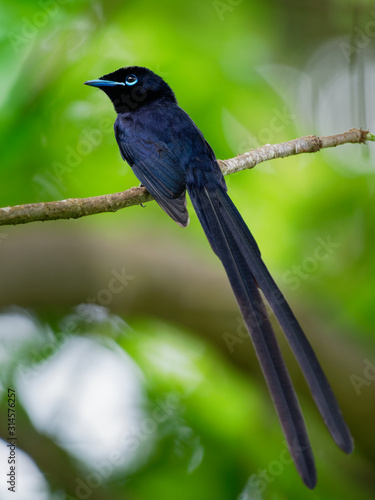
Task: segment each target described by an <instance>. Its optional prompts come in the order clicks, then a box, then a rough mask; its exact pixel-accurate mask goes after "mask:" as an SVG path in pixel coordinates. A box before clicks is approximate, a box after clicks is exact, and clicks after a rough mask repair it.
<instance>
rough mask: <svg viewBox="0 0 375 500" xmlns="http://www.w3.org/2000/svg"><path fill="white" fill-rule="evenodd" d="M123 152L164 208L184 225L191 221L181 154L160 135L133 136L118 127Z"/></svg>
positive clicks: (126, 159)
mask: <svg viewBox="0 0 375 500" xmlns="http://www.w3.org/2000/svg"><path fill="white" fill-rule="evenodd" d="M115 135H116V140H117V142H118V145H119V147H120V151H121V155H122V157H123V158H124V160H125V161H127V162H128V163H129V165H130V166H131V168H132V170H133V172H134V174H135V175H136V176H137V178H138V179H139V180H140V181H141V183H142V184H143V185H144V186H145V188H146V189H147V191H149V193H151V194H152V196H153V197H154V198H155V200H156V201H157V203H158V204H159V205H160V206H161V208H162V209H163V210H164V211H165V212H166V213H167V214H168V215H169V216H170V217H171V218H172V219H173V220H174V221H175V222H177V223H178V224H179V225H180V226H183V227H185V226H187V225H188V224H189V214H188V212H187V209H186V194H185V193H186V188H185V185H186V180H185V175H184V170H183V169H182V168H181V167H180V165H179V164H180V160H179V159H178V157H177V155H176V154H175V153H174V152H173V151H172V150H171V149H170V148H169V147H168V145H167V144H166V142H164V141H163V140H161V139H160V137H158V138H156V137H155V138H153V137H151V138H150V137H147V138H142V136H141V134H137V135H136V136H135V135H134V136H133V137H130V138H129V136H128V135H127V136H126V137H125V134H124V132H123V129H122V127H121V126H115Z"/></svg>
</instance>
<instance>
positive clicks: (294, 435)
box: [188, 179, 353, 488]
mask: <svg viewBox="0 0 375 500" xmlns="http://www.w3.org/2000/svg"><path fill="white" fill-rule="evenodd" d="M199 184H200V186H199V187H197V185H196V183H194V188H192V189H189V185H188V192H189V195H190V198H191V200H192V203H193V205H194V208H195V210H196V213H197V215H198V218H199V220H200V222H201V224H202V227H203V229H204V231H205V233H206V236H207V238H208V240H209V242H210V244H211V246H212V248H213V250H214V252H215V253H216V254H217V255H218V257H219V258H220V260H221V262H222V264H223V266H224V268H225V270H226V272H227V275H228V278H229V281H230V283H231V286H232V289H233V292H234V294H235V296H236V299H237V302H238V304H239V307H240V310H241V312H242V315H243V318H244V320H245V323H246V326H247V328H248V330H249V332H250V335H251V338H252V341H253V344H254V347H255V350H256V353H257V356H258V359H259V362H260V365H261V367H262V370H263V373H264V376H265V379H266V381H267V384H268V387H269V390H270V393H271V396H272V399H273V402H274V405H275V407H276V410H277V413H278V415H279V418H280V421H281V425H282V428H283V432H284V434H285V437H286V440H287V443H288V448H289V451H290V453H291V455H292V457H293V460H294V462H295V465H296V467H297V470H298V472H299V474H300V475H301V477H302V479H303V481H304V483H305V484H306V485H307V486H308V487H309V488H313V487H314V486H315V484H316V472H315V465H314V458H313V454H312V451H311V447H310V442H309V438H308V435H307V430H306V427H305V424H304V420H303V416H302V412H301V408H300V406H299V403H298V400H297V397H296V393H295V391H294V388H293V386H292V382H291V380H290V377H289V374H288V371H287V369H286V367H285V364H284V361H283V359H282V356H281V352H280V349H279V347H278V344H277V341H276V337H275V334H274V332H273V329H272V326H271V324H270V321H269V319H268V316H267V312H266V309H265V306H264V304H263V301H262V298H261V295H260V293H259V290H258V287H259V288H260V289H261V290H262V291H263V293H264V295H265V297H266V299H267V301H268V303H269V304H270V306H271V308H272V310H273V312H274V314H275V316H276V318H277V319H278V321H279V323H280V325H281V327H282V329H283V331H284V333H285V335H286V337H287V339H288V341H289V344H290V346H291V348H292V350H293V352H294V354H295V356H296V358H297V360H298V362H299V364H300V366H301V369H302V371H303V373H304V376H305V378H306V380H307V383H308V385H309V386H310V389H311V392H312V395H313V397H314V400H315V402H316V404H317V406H318V408H319V410H320V413H321V414H322V416H323V419H324V421H325V423H326V425H327V427H328V429H329V431H330V433H331V435H332V437H333V439H334V440H335V442H336V443H337V445H338V446H339V447H340V448H341V449H342V450H344V451H345V452H346V453H350V452H351V451H352V450H353V440H352V437H351V435H350V432H349V429H348V427H347V425H346V423H345V421H344V419H343V417H342V414H341V411H340V408H339V406H338V403H337V401H336V399H335V396H334V395H333V392H332V389H331V387H330V385H329V383H328V381H327V378H326V376H325V375H324V373H323V370H322V368H321V366H320V364H319V362H318V360H317V358H316V355H315V353H314V351H313V349H312V347H311V345H310V343H309V341H308V340H307V338H306V336H305V334H304V333H303V331H302V329H301V327H300V325H299V323H298V322H297V320H296V318H295V316H294V314H293V312H292V311H291V309H290V307H289V305H288V304H287V302H286V300H285V298H284V297H283V295H282V293H281V292H280V290H279V289H278V287H277V285H276V283H275V282H274V280H273V278H272V277H271V275H270V274H269V272H268V270H267V268H266V266H265V264H264V263H263V261H262V259H261V255H260V251H259V248H258V245H257V244H256V242H255V240H254V238H253V236H252V235H251V233H250V231H249V229H248V227H247V226H246V224H245V222H244V220H243V219H242V217H241V215H240V213H239V212H238V210H237V209H236V207H235V205H234V204H233V202H232V201H231V199H230V198H229V196H228V195H227V193H226V191H225V189H224V188H223V187H222V185H219V183H218V182H217V181H216V180H211V181H208V182H207V181H206V179H205V180H204V182H200V183H199Z"/></svg>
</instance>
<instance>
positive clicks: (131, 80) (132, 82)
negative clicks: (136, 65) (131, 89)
mask: <svg viewBox="0 0 375 500" xmlns="http://www.w3.org/2000/svg"><path fill="white" fill-rule="evenodd" d="M137 81H138V78H137V77H136V76H135V75H129V76H127V77H126V79H125V83H126V85H135V84H136V83H137Z"/></svg>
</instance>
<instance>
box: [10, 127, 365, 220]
mask: <svg viewBox="0 0 375 500" xmlns="http://www.w3.org/2000/svg"><path fill="white" fill-rule="evenodd" d="M374 140H375V136H374V135H373V134H371V133H370V132H369V131H367V130H359V129H354V128H353V129H351V130H349V131H348V132H344V133H343V134H337V135H330V136H328V137H316V136H314V135H309V136H306V137H300V138H299V139H294V140H292V141H288V142H282V143H280V144H266V145H265V146H262V147H260V148H257V149H254V150H252V151H249V152H248V153H245V154H242V155H238V156H236V157H235V158H230V159H228V160H218V161H219V165H220V168H221V170H222V172H223V174H224V175H229V174H233V173H234V172H239V171H240V170H245V169H248V168H253V167H255V166H256V165H258V164H259V163H261V162H264V161H268V160H273V159H276V158H285V157H286V156H293V155H297V154H301V153H316V152H317V151H320V150H321V149H323V148H332V147H335V146H339V145H341V144H348V143H365V142H366V141H374ZM151 200H153V197H152V196H151V195H150V194H149V193H148V192H147V190H146V189H145V188H143V187H140V188H136V187H133V188H131V189H128V190H127V191H123V192H121V193H114V194H107V195H103V196H94V197H90V198H70V199H68V200H62V201H50V202H46V203H30V204H26V205H16V206H14V207H4V208H0V226H6V225H11V224H14V225H15V224H26V223H27V222H35V221H47V220H57V219H78V218H79V217H84V216H86V215H94V214H99V213H102V212H116V211H117V210H120V209H121V208H125V207H131V206H132V205H140V204H141V203H146V202H148V201H151Z"/></svg>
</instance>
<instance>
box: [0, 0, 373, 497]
mask: <svg viewBox="0 0 375 500" xmlns="http://www.w3.org/2000/svg"><path fill="white" fill-rule="evenodd" d="M0 33H1V41H0V69H1V77H0V106H1V113H0V128H1V166H0V206H8V205H16V204H23V203H34V202H42V201H52V200H56V199H64V198H73V197H86V196H95V195H101V194H107V193H112V192H118V191H121V190H124V189H127V188H129V187H132V186H134V185H138V181H137V180H136V178H135V177H134V175H133V173H132V172H131V169H130V168H129V167H128V166H127V165H126V164H125V163H124V162H123V161H122V160H121V158H120V154H119V151H118V147H117V144H116V143H115V139H114V134H113V128H112V124H113V121H114V119H115V114H114V111H113V109H112V106H111V104H110V102H109V101H108V99H107V97H106V96H105V95H104V94H103V93H101V92H99V91H97V90H94V89H92V88H88V87H85V86H84V85H83V82H84V81H85V80H88V79H94V78H98V77H99V76H101V75H103V74H105V73H108V72H111V71H114V70H115V69H117V68H119V67H121V66H125V65H132V64H136V65H142V66H147V67H150V68H151V69H153V70H154V71H155V72H157V73H158V74H160V75H161V76H162V77H163V78H165V80H166V81H167V82H168V83H169V84H170V85H171V87H172V88H173V89H174V91H175V93H176V96H177V98H178V100H179V103H180V105H181V106H182V107H183V108H184V109H185V110H186V111H187V112H188V113H189V114H190V116H191V117H192V118H193V120H194V121H195V122H196V123H197V125H198V126H199V128H200V129H201V130H202V131H203V133H204V135H205V137H206V139H207V140H208V141H209V143H210V144H211V146H212V147H213V149H214V151H215V152H216V155H217V157H218V158H221V159H225V158H231V157H233V156H235V155H236V154H238V153H241V152H245V151H248V150H250V149H251V148H255V147H257V146H260V145H263V144H265V143H276V142H282V141H286V140H290V139H293V138H295V137H299V136H302V135H309V134H318V135H328V134H335V133H340V132H344V131H345V130H347V129H349V128H351V127H363V128H368V129H370V130H371V131H372V132H374V130H375V119H374V116H375V114H374V111H375V100H374V97H373V94H374V92H373V88H374V74H375V64H374V61H375V58H374V54H375V5H374V2H369V1H365V0H363V1H358V0H357V1H354V0H353V1H342V0H340V1H338V0H336V1H334V0H330V1H327V0H318V1H316V2H307V1H302V2H301V1H297V0H282V1H278V2H277V1H271V0H267V1H265V2H256V1H250V0H243V1H241V0H236V1H235V0H223V1H214V0H212V1H211V0H210V1H203V2H202V1H198V0H191V1H189V2H173V1H172V0H161V1H159V2H151V1H149V0H138V1H137V2H135V1H117V0H115V1H112V2H104V1H95V2H87V1H84V0H77V1H75V2H72V1H68V0H64V1H62V0H41V1H40V2H31V1H26V0H19V1H18V2H12V3H11V2H7V3H4V2H3V4H2V7H1V18H0ZM374 154H375V148H374V145H372V144H369V145H366V146H365V145H345V146H341V147H339V148H335V149H332V150H330V151H324V152H320V153H318V154H310V155H305V156H297V157H294V158H289V159H284V160H275V161H273V162H269V163H265V164H261V165H259V166H258V167H257V168H256V169H254V170H251V171H245V172H241V173H238V174H235V175H231V176H229V177H227V179H226V180H227V184H228V187H229V193H230V195H231V197H232V199H233V200H234V201H235V203H236V205H237V207H238V208H239V210H240V212H241V213H242V214H243V217H244V219H245V220H246V222H247V223H248V225H249V227H250V228H251V230H252V232H253V234H254V236H255V238H256V239H257V241H258V243H259V245H260V247H261V249H262V253H263V257H264V260H265V262H266V263H267V264H268V266H269V268H270V270H271V272H272V273H273V275H274V276H275V278H276V281H277V282H278V283H279V285H280V287H281V288H282V290H283V292H284V293H285V295H286V297H287V298H288V300H289V302H290V304H291V306H292V308H293V310H294V311H295V312H296V315H297V317H298V318H299V319H300V321H301V324H302V326H303V328H304V329H305V331H306V333H307V335H308V337H309V338H310V339H311V342H312V344H313V346H314V348H315V349H316V352H317V354H318V357H319V359H320V360H321V363H322V365H323V367H324V369H325V371H326V373H327V375H328V378H329V379H330V381H331V383H332V386H333V388H334V391H335V393H336V395H337V397H338V400H339V402H340V404H341V406H342V410H343V413H344V416H345V418H346V420H347V422H348V424H349V426H350V428H351V430H352V433H353V436H354V439H355V443H356V448H355V451H354V453H353V455H352V456H350V457H347V456H345V455H344V454H343V453H341V452H340V451H339V450H338V449H336V447H335V445H334V443H333V441H332V439H331V438H330V436H329V435H328V432H327V430H326V429H325V427H324V425H323V423H322V420H321V418H320V416H319V414H318V412H317V410H316V408H315V407H314V405H313V402H312V399H311V397H310V394H309V391H308V389H307V387H306V384H305V382H304V380H303V379H302V377H301V373H300V371H299V369H298V366H296V363H295V361H294V360H293V358H292V356H291V354H290V351H289V349H288V348H287V346H286V343H285V342H284V340H283V338H282V337H281V336H280V341H281V344H282V348H283V350H284V351H285V357H286V359H287V362H288V366H289V367H290V371H291V375H292V378H293V379H294V382H295V385H296V388H297V391H298V394H299V396H300V400H301V404H302V408H303V412H304V415H305V417H306V421H307V426H308V430H309V434H310V436H311V441H312V446H313V450H314V453H315V457H316V462H317V470H318V485H317V487H316V489H315V490H314V491H312V492H311V491H309V490H307V489H306V488H305V487H304V486H303V484H302V481H301V480H300V478H299V477H298V475H297V472H296V471H295V469H294V466H293V464H291V462H290V458H289V455H288V454H287V453H286V451H285V449H286V447H285V443H284V440H283V436H282V433H281V430H280V427H279V424H278V420H277V417H276V414H275V411H274V409H273V407H272V403H271V401H270V397H269V395H268V391H267V388H266V386H265V383H264V381H263V378H262V375H261V373H260V368H259V366H258V363H257V360H256V358H255V355H254V352H253V349H252V346H251V342H250V340H249V338H248V335H247V333H246V331H245V329H244V327H243V324H242V320H241V317H240V314H239V312H238V310H237V306H236V303H235V301H234V299H233V297H232V293H231V290H230V287H229V284H228V282H227V279H226V276H225V274H224V271H223V269H222V268H221V264H220V262H219V261H218V259H217V258H216V256H215V255H214V254H213V253H212V251H211V249H210V247H209V245H208V243H207V241H206V239H205V237H204V235H203V231H202V229H201V228H200V226H199V223H198V221H197V218H196V216H195V214H194V213H193V212H192V211H191V210H190V216H191V223H190V226H189V227H188V228H187V229H185V230H182V229H181V228H179V227H178V226H177V225H176V224H174V223H173V221H172V220H170V219H169V218H168V217H167V216H166V215H165V213H164V212H163V211H162V210H160V208H159V207H158V206H157V205H156V204H155V203H149V204H148V205H147V206H146V208H143V209H142V208H140V207H132V208H129V209H126V210H122V211H120V212H117V213H115V214H112V213H109V214H102V215H97V216H93V217H88V218H85V219H81V220H77V221H73V220H70V221H56V222H49V223H35V224H29V225H25V226H17V227H8V226H4V227H2V228H0V306H1V315H0V362H1V365H0V366H1V368H0V370H1V372H0V373H1V378H0V389H1V407H0V413H1V415H0V432H1V434H0V435H1V437H2V438H3V439H6V438H7V436H8V431H7V402H8V400H7V389H8V388H9V387H10V388H14V389H15V390H16V395H17V407H16V408H17V411H16V419H17V420H16V425H17V437H18V449H17V498H21V499H26V500H32V499H38V500H47V499H55V500H57V499H59V500H64V499H86V498H90V499H92V500H99V499H107V498H111V499H114V500H116V499H120V498H121V499H131V500H144V499H149V498H152V499H153V500H165V499H178V500H185V499H191V498H195V499H198V500H200V499H202V500H203V499H204V500H206V499H216V500H230V499H231V500H232V499H238V500H253V499H286V498H287V499H301V498H303V499H305V498H311V499H314V500H315V499H336V498H337V499H340V500H345V499H352V498H354V497H355V498H358V499H370V498H374V495H375V480H374V466H375V433H374V430H373V422H374V419H375V404H374V401H375V340H374V322H375V309H374V276H375V259H374V253H375V218H374V193H375V177H374V173H375V158H374ZM0 445H1V446H0V470H1V471H2V472H1V477H0V498H1V499H2V498H12V497H11V496H10V495H11V493H10V492H8V491H7V486H8V485H7V484H6V473H7V472H8V464H7V459H8V450H7V448H6V443H5V441H1V443H0Z"/></svg>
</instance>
